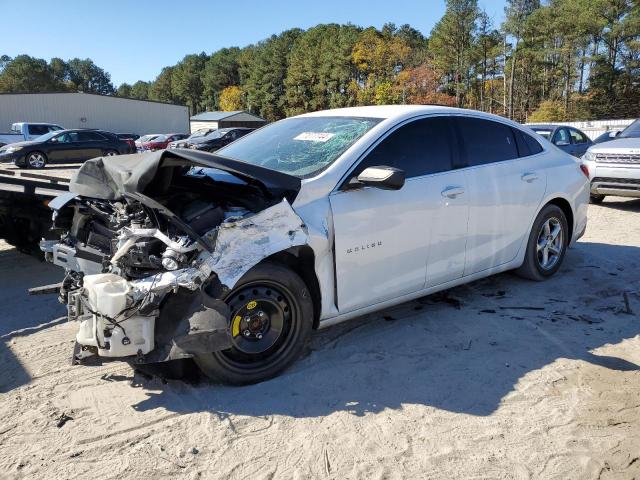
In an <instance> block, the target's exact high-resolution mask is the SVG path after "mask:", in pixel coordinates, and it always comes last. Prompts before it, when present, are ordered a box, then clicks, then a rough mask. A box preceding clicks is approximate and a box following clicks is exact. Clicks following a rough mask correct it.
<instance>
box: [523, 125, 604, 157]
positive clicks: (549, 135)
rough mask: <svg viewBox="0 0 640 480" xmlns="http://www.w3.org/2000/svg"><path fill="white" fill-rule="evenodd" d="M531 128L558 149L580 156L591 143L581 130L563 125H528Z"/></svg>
mask: <svg viewBox="0 0 640 480" xmlns="http://www.w3.org/2000/svg"><path fill="white" fill-rule="evenodd" d="M529 127H530V128H531V130H533V131H534V132H536V133H537V134H538V135H541V136H543V137H544V138H546V139H547V140H549V141H550V142H551V143H553V144H554V145H555V146H556V147H558V148H559V149H560V150H563V151H565V152H567V153H570V154H571V155H573V156H574V157H578V158H580V157H581V156H582V155H584V152H586V151H587V149H588V148H589V147H590V146H591V145H593V142H592V141H591V139H590V138H589V137H587V136H586V135H585V133H584V132H583V131H582V130H578V129H577V128H574V127H565V126H563V125H529Z"/></svg>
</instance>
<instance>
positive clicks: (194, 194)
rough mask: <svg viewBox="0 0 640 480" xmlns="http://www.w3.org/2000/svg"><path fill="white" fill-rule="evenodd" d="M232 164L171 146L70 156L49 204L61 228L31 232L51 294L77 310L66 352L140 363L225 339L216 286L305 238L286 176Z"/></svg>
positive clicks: (224, 309) (216, 345)
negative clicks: (59, 270) (45, 234)
mask: <svg viewBox="0 0 640 480" xmlns="http://www.w3.org/2000/svg"><path fill="white" fill-rule="evenodd" d="M145 162H146V163H145ZM240 167H242V165H239V162H234V161H230V160H227V159H223V158H219V157H215V156H212V155H209V154H201V153H199V152H193V153H192V152H180V151H177V152H176V151H172V152H157V153H153V154H148V155H144V156H140V155H132V156H123V157H110V158H108V159H102V158H99V159H94V160H90V161H89V162H87V163H85V164H84V165H83V166H82V167H81V168H80V170H79V171H78V173H77V174H76V175H75V176H74V179H73V180H72V182H71V188H70V190H71V192H70V193H69V194H65V195H62V196H60V197H58V198H57V199H55V200H54V201H53V202H51V204H50V206H51V208H52V209H53V210H54V213H53V229H54V231H56V232H57V233H58V234H59V235H60V240H56V241H43V242H42V243H41V248H42V250H43V251H44V253H45V258H46V259H47V260H48V261H51V262H52V263H54V264H56V265H58V266H61V267H63V268H64V269H65V271H66V276H65V278H64V281H63V282H62V286H61V288H60V292H59V298H60V301H61V302H63V303H65V304H66V305H67V310H68V317H69V320H71V321H78V322H79V330H78V333H77V335H76V343H77V346H76V350H75V352H74V358H75V360H78V361H80V360H82V359H83V358H86V357H89V356H95V355H97V356H99V357H107V358H123V357H127V358H129V359H133V360H134V361H136V362H139V363H150V362H159V361H166V360H172V359H179V358H187V357H191V356H194V355H202V354H206V353H209V352H214V351H219V350H224V349H227V348H229V347H231V345H232V337H231V335H232V332H231V329H230V328H229V316H230V312H229V308H228V306H227V305H226V303H225V302H224V300H223V299H224V298H225V296H226V295H227V294H228V293H229V292H230V290H231V289H233V286H234V285H235V284H236V283H237V281H238V280H239V279H240V278H241V277H242V276H243V275H244V274H245V273H246V272H247V271H248V270H249V269H250V268H251V267H253V266H255V265H256V264H258V263H259V262H260V261H262V260H263V259H265V258H267V257H268V256H269V255H272V254H274V253H277V252H279V251H282V250H285V249H287V248H290V247H292V246H297V245H303V244H304V243H306V242H307V233H306V227H305V226H304V224H303V222H302V220H301V219H300V218H299V217H298V216H297V215H296V213H295V212H294V211H293V209H292V208H291V206H290V204H289V200H290V199H291V197H292V196H294V195H295V193H297V192H296V190H295V186H296V184H295V182H293V181H291V180H290V178H280V177H277V178H275V179H274V178H271V177H269V175H270V174H269V173H268V172H261V171H259V170H257V171H256V170H255V167H254V168H253V170H252V171H251V172H249V173H246V174H245V173H242V172H241V171H240ZM229 171H231V174H232V175H234V176H235V177H234V178H235V180H234V181H229ZM211 172H217V173H216V174H215V175H212V174H211ZM220 173H222V175H220ZM261 174H262V175H266V177H264V178H260V175H261ZM238 179H239V180H240V181H237V180H238Z"/></svg>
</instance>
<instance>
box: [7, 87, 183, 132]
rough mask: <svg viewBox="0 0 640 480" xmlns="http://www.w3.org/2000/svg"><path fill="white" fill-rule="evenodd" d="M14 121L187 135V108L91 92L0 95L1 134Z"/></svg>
mask: <svg viewBox="0 0 640 480" xmlns="http://www.w3.org/2000/svg"><path fill="white" fill-rule="evenodd" d="M16 122H46V123H56V124H58V125H61V126H63V127H65V128H100V129H103V130H107V131H110V132H114V133H136V134H138V135H143V134H145V133H188V132H189V109H188V107H186V106H184V105H173V104H170V103H162V102H151V101H146V100H136V99H132V98H121V97H112V96H108V95H97V94H92V93H74V92H69V93H26V94H24V93H2V94H0V131H9V129H10V128H11V124H12V123H16Z"/></svg>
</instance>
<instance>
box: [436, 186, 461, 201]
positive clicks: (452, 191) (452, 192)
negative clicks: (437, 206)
mask: <svg viewBox="0 0 640 480" xmlns="http://www.w3.org/2000/svg"><path fill="white" fill-rule="evenodd" d="M463 193H464V188H462V187H458V186H452V187H447V188H445V189H444V190H443V191H442V192H441V195H442V196H443V197H447V198H456V197H457V196H458V195H462V194H463Z"/></svg>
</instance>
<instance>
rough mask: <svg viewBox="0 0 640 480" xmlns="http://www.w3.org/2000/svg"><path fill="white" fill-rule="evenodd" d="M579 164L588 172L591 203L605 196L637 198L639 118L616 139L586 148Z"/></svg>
mask: <svg viewBox="0 0 640 480" xmlns="http://www.w3.org/2000/svg"><path fill="white" fill-rule="evenodd" d="M582 163H583V165H584V166H585V167H586V168H587V170H588V171H589V180H590V182H591V201H592V202H593V203H600V202H602V201H603V200H604V197H605V196H606V195H616V196H619V197H636V198H640V119H639V120H636V121H635V122H633V123H632V124H631V125H629V126H628V127H627V128H625V129H624V130H623V131H622V132H621V133H620V134H619V135H618V136H616V137H615V140H611V141H608V142H604V143H598V144H596V145H594V146H592V147H591V148H589V150H587V153H585V155H584V156H583V157H582Z"/></svg>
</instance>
